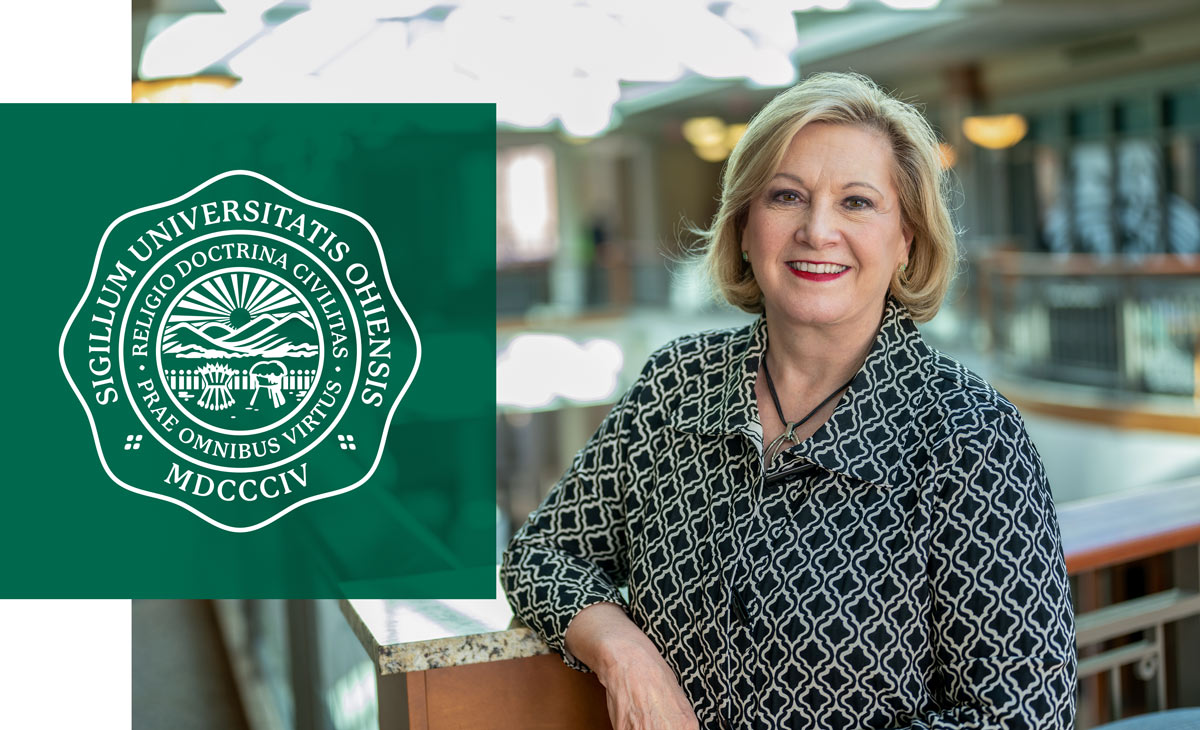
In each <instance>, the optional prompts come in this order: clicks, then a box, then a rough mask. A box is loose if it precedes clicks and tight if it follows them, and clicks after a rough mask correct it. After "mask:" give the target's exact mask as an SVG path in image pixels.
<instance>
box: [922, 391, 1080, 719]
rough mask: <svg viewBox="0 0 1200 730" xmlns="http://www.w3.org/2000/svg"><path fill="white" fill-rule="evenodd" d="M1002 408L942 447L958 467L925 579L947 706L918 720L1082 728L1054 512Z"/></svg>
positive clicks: (1032, 456) (1018, 431)
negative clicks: (986, 421)
mask: <svg viewBox="0 0 1200 730" xmlns="http://www.w3.org/2000/svg"><path fill="white" fill-rule="evenodd" d="M1004 406H1006V408H1005V409H1004V410H1003V411H1001V412H999V413H994V415H995V418H994V419H989V420H990V421H991V423H989V424H986V425H985V427H984V428H983V429H982V430H980V431H977V432H975V433H967V434H959V435H957V436H956V437H955V438H953V439H951V440H950V442H949V443H948V444H947V446H946V449H947V450H946V451H945V452H944V453H943V454H940V455H939V456H941V457H943V458H945V459H947V460H945V461H943V460H942V459H939V461H940V462H941V463H947V464H950V469H949V471H948V472H947V473H946V474H945V475H944V477H945V478H944V480H943V481H942V483H941V488H940V491H939V495H938V505H939V506H938V509H937V512H936V516H935V518H934V523H933V533H932V536H931V544H930V561H929V580H930V589H931V604H932V616H931V621H932V626H931V637H932V641H933V650H934V657H935V667H934V671H933V677H932V682H931V685H932V686H931V687H930V689H931V691H932V692H933V695H934V697H935V698H937V700H938V701H939V704H940V705H941V709H940V710H939V711H935V712H930V713H928V714H926V715H924V716H921V717H917V718H916V719H915V720H914V721H913V723H912V724H911V725H909V726H908V727H910V728H913V729H917V728H943V729H946V730H950V729H952V728H962V729H966V728H972V729H978V730H985V729H986V730H992V729H995V730H1001V729H1004V730H1008V729H1010V728H1011V729H1013V730H1017V729H1018V728H1020V729H1021V730H1025V729H1027V728H1038V730H1069V729H1070V728H1071V727H1073V725H1074V718H1075V662H1076V659H1075V621H1074V613H1073V611H1072V607H1071V596H1070V589H1069V584H1068V582H1067V571H1066V566H1065V564H1064V562H1063V552H1062V543H1061V541H1060V538H1059V530H1058V521H1057V519H1056V517H1055V513H1054V503H1053V500H1052V498H1051V494H1050V487H1049V484H1048V483H1047V481H1046V475H1045V472H1044V471H1043V469H1042V462H1041V458H1040V457H1039V456H1038V453H1037V449H1036V448H1035V447H1034V446H1033V444H1032V442H1030V440H1029V436H1028V435H1027V434H1026V432H1025V427H1024V424H1023V423H1022V422H1021V420H1020V417H1019V416H1018V415H1017V414H1016V413H1015V411H1010V410H1008V409H1009V408H1011V406H1008V405H1007V404H1004ZM952 452H956V453H957V454H958V456H957V458H954V456H952Z"/></svg>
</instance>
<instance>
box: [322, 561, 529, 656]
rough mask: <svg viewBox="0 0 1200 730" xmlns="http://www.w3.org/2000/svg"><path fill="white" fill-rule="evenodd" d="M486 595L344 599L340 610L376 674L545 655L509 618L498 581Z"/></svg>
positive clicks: (523, 627) (516, 622)
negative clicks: (489, 596) (490, 595)
mask: <svg viewBox="0 0 1200 730" xmlns="http://www.w3.org/2000/svg"><path fill="white" fill-rule="evenodd" d="M496 596H497V597H496V598H492V599H478V600H469V599H419V600H379V599H360V598H344V599H342V600H341V601H339V603H340V605H341V609H342V614H343V615H345V617H346V620H347V621H348V622H349V623H350V628H351V629H352V630H353V631H354V634H355V635H356V636H357V637H358V640H359V641H360V642H362V645H363V648H364V649H366V650H367V655H368V656H369V657H370V658H371V661H373V662H374V663H375V666H376V670H377V671H378V672H379V674H381V675H385V674H400V673H403V672H417V671H421V670H424V669H436V668H438V667H453V666H457V665H460V664H479V663H481V662H492V661H499V660H501V659H520V658H522V657H529V656H536V655H538V654H549V653H550V651H551V650H550V648H549V647H548V646H546V644H545V643H544V642H543V641H542V640H541V639H540V638H538V637H537V635H536V634H534V632H533V631H532V630H531V629H528V628H526V627H525V626H524V625H522V624H521V623H520V621H518V620H516V619H514V618H513V613H512V609H510V608H509V607H508V601H506V600H505V599H504V592H503V590H501V588H500V585H499V581H497V585H496Z"/></svg>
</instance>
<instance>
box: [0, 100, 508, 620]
mask: <svg viewBox="0 0 1200 730" xmlns="http://www.w3.org/2000/svg"><path fill="white" fill-rule="evenodd" d="M3 119H4V121H3V122H2V123H0V124H2V126H3V129H4V131H5V135H4V143H3V144H4V147H5V149H4V160H5V170H6V172H7V173H8V174H7V175H5V176H4V179H3V182H0V186H2V188H3V198H2V199H3V201H4V203H3V205H4V217H5V219H6V221H7V228H8V231H7V233H8V237H9V242H10V243H9V245H8V246H7V247H6V250H7V251H8V255H9V257H10V260H9V262H8V266H9V269H8V270H9V271H10V277H9V287H10V288H9V291H10V292H11V293H13V294H14V300H13V306H12V307H10V309H9V311H10V312H11V313H12V315H13V318H12V321H11V325H10V331H11V332H12V333H13V337H12V339H11V340H10V341H9V343H8V350H7V352H8V357H6V358H5V359H4V361H3V362H4V365H3V367H4V375H5V380H6V382H8V383H9V384H10V388H9V389H8V398H7V407H6V409H5V413H6V414H7V418H6V420H5V424H4V429H5V431H4V433H5V435H4V439H3V445H4V446H3V448H4V457H5V462H6V464H7V467H8V468H7V471H8V473H7V474H6V477H5V480H4V482H5V484H6V487H7V489H6V493H7V495H8V497H9V499H8V502H7V504H6V505H5V509H4V510H3V511H2V512H0V546H2V547H3V548H4V550H5V554H6V555H9V556H10V561H9V563H8V566H9V569H8V571H7V578H8V579H7V580H6V581H5V583H4V589H3V593H4V595H5V596H11V597H48V598H52V597H80V598H82V597H164V598H166V597H187V598H192V597H195V598H199V597H211V598H259V597H272V598H323V597H338V596H342V595H347V594H349V595H351V596H364V595H371V594H372V592H373V590H375V589H374V588H372V587H373V586H375V587H382V586H390V587H391V588H389V590H393V591H394V590H395V586H411V587H413V588H412V591H411V592H412V593H413V595H412V596H398V595H395V594H394V593H389V594H388V597H421V596H427V595H443V596H459V597H491V595H492V592H493V588H494V577H492V573H493V568H492V566H493V564H494V557H495V554H494V551H495V535H494V530H495V507H494V490H495V486H494V473H493V470H494V464H495V454H494V449H495V433H494V432H495V421H494V414H495V368H494V358H495V339H494V323H495V248H494V230H495V197H496V196H495V179H496V173H495V141H494V136H495V107H494V106H492V105H389V104H355V105H339V104H329V105H294V104H272V105H258V104H228V105H71V106H66V105H23V106H8V107H7V108H6V109H5V110H4V116H3ZM427 576H437V578H436V579H431V578H427ZM379 589H380V590H382V588H379Z"/></svg>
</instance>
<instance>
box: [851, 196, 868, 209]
mask: <svg viewBox="0 0 1200 730" xmlns="http://www.w3.org/2000/svg"><path fill="white" fill-rule="evenodd" d="M846 207H847V208H849V209H850V210H866V209H867V208H870V207H872V203H871V201H870V200H867V199H866V198H860V197H858V196H855V197H853V198H846Z"/></svg>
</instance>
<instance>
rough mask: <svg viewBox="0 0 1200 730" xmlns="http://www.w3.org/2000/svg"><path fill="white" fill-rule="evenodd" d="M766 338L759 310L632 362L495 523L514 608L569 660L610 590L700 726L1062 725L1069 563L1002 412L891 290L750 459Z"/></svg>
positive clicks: (1044, 495) (999, 399) (1029, 459)
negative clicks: (507, 515)
mask: <svg viewBox="0 0 1200 730" xmlns="http://www.w3.org/2000/svg"><path fill="white" fill-rule="evenodd" d="M766 343H767V326H766V321H765V320H764V319H762V318H760V319H759V320H758V321H757V322H756V323H754V324H753V325H751V326H748V327H744V328H740V329H730V330H720V331H714V332H704V333H700V334H695V335H690V336H687V337H683V338H681V339H678V340H676V341H674V342H672V343H670V344H668V345H667V346H665V347H663V348H662V349H660V350H659V351H657V352H656V353H655V354H654V355H652V356H651V358H650V360H649V362H648V363H647V364H646V366H645V368H644V369H643V371H642V373H641V376H640V377H639V378H638V380H637V381H636V382H635V383H634V385H633V386H632V387H631V388H630V390H629V391H628V392H627V393H626V394H625V395H624V397H622V398H621V400H620V401H619V402H618V403H617V404H616V405H615V406H614V407H613V409H612V411H611V412H610V413H609V415H608V417H607V418H606V420H605V421H604V422H603V424H602V425H601V426H600V428H599V430H598V431H597V432H596V434H595V435H594V436H593V437H592V438H591V439H590V440H589V441H588V443H587V445H586V446H585V447H584V448H583V450H582V451H580V452H579V454H578V455H577V456H576V457H575V459H574V461H573V463H572V464H571V466H570V467H569V468H568V469H567V472H566V474H565V475H564V476H563V477H562V479H561V480H560V481H559V482H558V484H557V485H555V486H554V488H553V489H552V490H551V491H550V493H549V495H548V496H547V497H546V499H545V501H544V502H543V503H542V505H541V506H540V507H539V508H538V509H537V510H536V511H534V512H533V514H531V515H530V516H529V520H528V521H527V522H526V523H525V525H524V526H523V527H522V528H521V530H520V531H518V532H517V534H516V535H515V536H514V537H513V540H512V543H511V544H510V545H509V547H508V551H507V553H506V554H505V557H504V564H503V567H502V571H501V576H502V580H503V583H504V587H505V590H506V591H507V593H508V600H509V602H510V603H511V604H512V607H513V610H514V611H515V612H516V614H517V615H518V616H519V617H520V618H521V619H522V620H524V621H525V622H526V623H527V624H529V625H530V626H531V627H532V628H534V629H535V630H536V631H537V632H538V633H539V634H540V635H541V636H542V637H543V638H544V639H545V640H546V642H547V643H548V644H549V645H550V646H551V647H552V648H554V649H555V650H557V651H559V652H563V653H564V659H565V661H566V662H567V663H568V664H569V665H571V666H573V667H575V668H577V669H586V667H584V665H583V664H581V663H580V662H578V661H577V660H576V659H574V658H573V657H571V656H570V655H569V653H566V652H565V650H564V647H563V635H564V633H565V632H566V629H567V626H568V624H569V623H570V621H571V619H572V618H573V617H574V616H575V615H576V614H577V613H578V612H579V611H580V610H582V609H583V608H585V607H587V606H589V605H591V604H594V603H597V602H601V601H611V602H613V603H617V604H620V605H622V606H625V607H626V610H627V611H628V613H629V616H630V617H631V618H632V620H633V621H634V623H636V624H637V625H638V626H639V627H640V628H641V629H642V630H643V631H645V633H646V635H647V636H649V638H650V639H651V641H652V642H653V643H654V644H655V645H656V646H657V647H658V649H659V650H660V651H661V652H662V654H663V656H664V657H665V658H666V660H667V663H668V664H670V666H671V667H672V668H673V669H674V670H675V673H676V674H677V676H678V677H679V680H680V684H681V686H682V687H683V689H684V691H685V692H686V694H687V696H688V698H689V699H690V700H691V702H692V704H693V706H694V708H695V711H696V715H697V717H698V718H699V720H700V724H701V726H702V727H705V728H751V727H753V728H759V727H767V728H776V727H778V728H785V727H786V728H821V729H825V728H853V729H855V730H861V729H866V728H872V729H874V728H978V729H980V730H983V729H985V728H1005V729H1008V728H1014V729H1016V728H1021V729H1023V730H1024V729H1030V730H1055V729H1059V728H1061V729H1063V730H1066V729H1067V728H1071V727H1072V725H1073V720H1074V715H1075V641H1074V617H1073V613H1072V608H1071V600H1070V593H1069V588H1068V583H1067V574H1066V568H1065V565H1064V563H1063V553H1062V546H1061V543H1060V540H1059V531H1058V523H1057V520H1056V517H1055V513H1054V504H1053V502H1052V500H1051V495H1050V488H1049V485H1048V484H1047V482H1046V477H1045V473H1044V472H1043V469H1042V463H1041V459H1040V457H1039V456H1038V453H1037V450H1036V449H1035V448H1034V446H1033V444H1032V443H1031V442H1030V440H1029V437H1028V435H1027V434H1026V432H1025V427H1024V424H1023V422H1022V421H1021V418H1020V415H1019V414H1018V413H1017V410H1016V409H1015V408H1014V407H1013V405H1012V404H1011V403H1009V402H1008V401H1007V400H1005V399H1004V397H1003V396H1001V395H1000V394H998V393H997V392H996V391H995V390H993V389H992V388H991V386H989V385H988V384H987V383H986V382H984V381H983V380H982V379H980V378H979V377H978V376H977V375H975V374H974V373H972V372H970V371H968V370H967V369H966V368H964V367H963V366H962V365H960V364H959V363H957V362H955V361H954V360H952V359H950V358H949V357H946V356H945V355H942V354H940V353H938V352H937V351H935V350H933V349H931V348H930V347H928V346H927V345H926V344H925V343H924V341H923V340H922V339H921V336H920V334H919V333H918V331H917V329H916V326H915V325H914V324H913V322H912V320H911V318H910V317H909V316H908V313H907V311H906V310H905V309H904V308H903V306H902V305H899V304H898V303H897V302H895V300H893V299H891V298H889V299H888V301H887V304H886V306H885V309H884V317H883V323H882V326H881V328H880V331H879V334H878V335H877V337H876V340H875V342H874V344H873V346H872V349H871V351H870V353H869V355H868V357H867V360H866V362H865V363H864V365H863V367H862V369H861V370H860V371H859V373H858V374H857V376H855V378H854V380H853V381H852V384H851V386H850V388H849V389H848V390H847V391H846V393H845V395H843V397H842V399H841V401H840V402H839V403H838V405H837V407H836V409H835V411H834V413H833V416H832V417H831V418H830V419H829V421H827V422H826V423H825V424H824V425H823V426H822V427H821V428H820V429H818V431H817V432H816V433H815V434H813V436H811V437H810V438H809V439H807V440H805V441H804V442H802V443H801V444H799V445H797V446H794V447H792V448H791V449H790V450H788V451H786V452H785V453H784V454H783V455H782V456H781V457H779V458H778V459H776V460H775V462H774V463H772V464H771V465H770V468H769V469H768V470H767V471H766V473H764V468H763V464H762V448H763V445H762V431H761V426H760V425H759V422H758V410H757V405H756V402H755V399H754V384H755V378H756V377H757V372H758V365H759V359H760V358H761V357H762V354H763V353H764V351H765V348H766ZM621 585H628V588H629V591H628V593H629V600H628V602H626V601H625V600H623V599H622V597H621V595H620V593H619V592H618V586H621Z"/></svg>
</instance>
